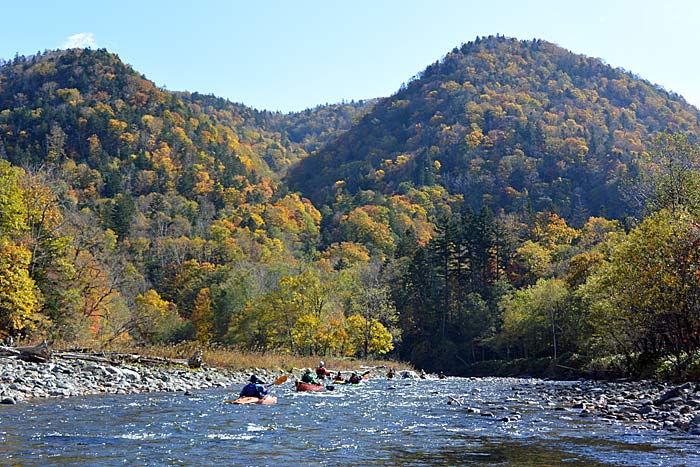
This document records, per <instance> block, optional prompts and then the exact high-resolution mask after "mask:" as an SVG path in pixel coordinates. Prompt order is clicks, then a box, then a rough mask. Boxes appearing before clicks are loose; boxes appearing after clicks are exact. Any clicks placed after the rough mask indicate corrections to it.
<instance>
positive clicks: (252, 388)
mask: <svg viewBox="0 0 700 467" xmlns="http://www.w3.org/2000/svg"><path fill="white" fill-rule="evenodd" d="M260 389H261V387H259V386H258V385H257V384H253V383H249V384H246V385H245V386H243V389H242V390H241V397H260V398H262V397H263V396H264V395H265V394H264V392H263V391H264V390H263V391H261V390H260Z"/></svg>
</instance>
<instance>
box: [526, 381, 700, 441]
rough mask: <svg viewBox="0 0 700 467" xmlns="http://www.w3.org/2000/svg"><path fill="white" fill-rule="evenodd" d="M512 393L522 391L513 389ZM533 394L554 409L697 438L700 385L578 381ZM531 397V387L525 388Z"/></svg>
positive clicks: (544, 386) (537, 389) (699, 431)
mask: <svg viewBox="0 0 700 467" xmlns="http://www.w3.org/2000/svg"><path fill="white" fill-rule="evenodd" d="M513 389H514V391H516V394H517V392H518V391H521V390H523V388H518V387H514V388H513ZM535 392H536V393H538V394H540V395H541V397H542V402H543V403H544V404H545V405H547V406H549V407H554V409H555V410H562V411H571V412H575V413H577V414H578V416H580V417H597V418H600V419H601V420H605V421H608V422H611V423H627V424H630V425H631V426H633V427H636V428H642V429H657V430H667V431H671V432H674V431H682V432H687V433H690V434H694V435H700V384H699V383H690V382H689V383H684V384H681V385H671V384H667V383H663V382H658V381H625V382H601V381H588V380H585V381H583V380H582V381H578V382H574V383H572V384H570V385H562V386H552V385H547V384H539V385H537V386H536V387H535ZM528 393H530V394H531V388H530V389H528Z"/></svg>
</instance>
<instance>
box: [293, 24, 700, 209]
mask: <svg viewBox="0 0 700 467" xmlns="http://www.w3.org/2000/svg"><path fill="white" fill-rule="evenodd" d="M699 122H700V114H699V112H698V110H697V109H696V108H694V107H692V106H691V105H689V104H688V103H687V102H685V100H683V99H682V98H681V97H680V96H678V95H674V94H672V93H669V92H666V91H664V90H663V89H661V88H659V87H657V86H654V85H652V84H650V83H649V82H647V81H644V80H642V79H640V78H638V77H636V76H634V75H632V74H630V73H628V72H625V71H623V70H620V69H614V68H612V67H610V66H608V65H606V64H605V63H603V62H602V61H601V60H599V59H594V58H589V57H586V56H583V55H577V54H574V53H571V52H569V51H567V50H564V49H562V48H560V47H558V46H556V45H554V44H551V43H548V42H545V41H541V40H534V41H519V40H515V39H509V38H503V37H488V38H483V39H477V40H476V41H474V42H469V43H467V44H465V45H463V46H461V47H460V48H455V49H454V50H452V52H450V53H448V54H447V55H446V56H445V57H444V58H443V59H442V60H441V61H439V62H436V63H434V64H432V65H430V66H428V67H427V68H426V69H425V70H424V71H423V72H422V73H420V74H419V75H418V76H417V77H416V78H415V79H414V80H413V81H411V82H409V83H408V84H407V85H406V86H405V87H403V88H402V89H400V90H399V91H398V92H397V93H396V94H394V95H393V96H391V97H388V98H385V99H382V100H380V101H379V102H378V103H377V104H376V105H375V106H374V107H373V108H372V109H371V111H370V112H369V113H368V114H366V115H365V116H364V117H363V118H362V119H361V120H360V121H359V123H358V124H356V125H355V126H354V127H353V128H352V130H351V131H349V132H347V133H345V134H343V135H342V136H341V137H339V138H337V139H336V140H334V141H331V142H330V143H329V144H328V145H327V146H325V147H323V148H321V149H320V150H319V151H317V153H315V154H314V155H312V156H311V157H308V158H305V159H304V160H303V161H301V162H300V163H299V164H298V165H297V166H296V167H295V168H294V170H293V171H292V172H291V173H290V175H289V177H288V181H289V183H290V185H291V186H292V187H293V188H294V189H298V190H301V192H302V193H303V194H304V195H305V196H308V197H310V198H311V199H312V200H313V201H314V202H315V203H316V204H317V205H322V204H328V205H332V204H333V203H334V201H335V198H336V196H337V194H338V189H339V187H340V186H342V189H343V190H344V191H345V192H346V193H350V194H351V195H354V194H356V193H358V192H359V191H361V190H373V191H375V192H381V193H384V194H390V193H396V192H405V191H406V189H407V187H408V186H409V185H410V186H421V185H431V184H433V183H438V184H440V185H442V186H444V187H445V188H446V189H447V190H448V192H450V193H451V194H461V195H463V196H464V198H465V201H466V202H467V204H468V205H470V206H471V207H472V208H473V209H479V208H480V207H481V206H482V205H485V206H488V207H490V208H491V209H493V210H498V209H500V208H503V209H505V211H506V212H513V211H520V210H525V209H530V210H534V211H555V212H557V213H559V214H561V215H562V216H564V217H566V218H567V219H576V220H577V221H579V222H580V221H582V220H585V218H586V216H587V215H589V214H593V215H600V214H606V215H608V216H613V217H619V216H622V215H623V214H625V213H626V212H627V210H628V207H627V206H625V204H624V203H623V201H622V200H621V199H620V195H619V191H618V188H619V185H620V181H621V179H622V178H624V177H626V176H627V175H628V173H629V172H630V171H634V170H635V168H634V162H633V160H634V158H635V156H636V155H639V154H640V153H642V152H643V151H645V144H646V143H647V142H648V139H649V137H650V136H651V135H654V134H656V133H657V132H662V131H671V132H685V131H691V132H697V131H698V129H699V128H700V123H699Z"/></svg>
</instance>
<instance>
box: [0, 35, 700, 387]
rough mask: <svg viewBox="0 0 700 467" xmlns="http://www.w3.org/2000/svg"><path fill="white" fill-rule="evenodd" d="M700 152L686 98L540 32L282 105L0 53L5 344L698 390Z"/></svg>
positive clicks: (698, 118) (92, 61) (467, 48)
mask: <svg viewBox="0 0 700 467" xmlns="http://www.w3.org/2000/svg"><path fill="white" fill-rule="evenodd" d="M698 136H700V111H699V110H698V109H696V108H695V107H693V106H691V105H690V104H688V103H687V102H686V101H685V100H684V99H683V98H682V97H680V96H678V95H676V94H673V93H669V92H667V91H665V90H664V89H662V88H660V87H658V86H656V85H653V84H651V83H649V82H647V81H644V80H643V79H642V78H640V77H638V76H635V75H633V74H632V73H629V72H627V71H625V70H621V69H615V68H612V67H610V66H608V65H606V64H604V63H603V62H602V61H600V60H598V59H593V58H589V57H586V56H583V55H576V54H573V53H571V52H569V51H566V50H564V49H562V48H560V47H558V46H556V45H554V44H551V43H548V42H545V41H541V40H531V41H519V40H515V39H510V38H504V37H501V36H495V37H486V38H477V39H476V40H474V41H472V42H469V43H466V44H463V45H461V46H459V47H456V48H455V49H453V50H452V51H451V52H449V53H447V54H446V55H445V56H444V57H443V58H442V59H441V60H440V61H438V62H436V63H433V64H431V65H429V66H428V67H427V68H425V70H423V71H421V72H420V73H418V74H417V75H416V76H415V77H413V78H412V79H411V80H409V81H408V82H407V83H405V84H404V85H402V86H401V88H400V89H398V90H397V91H396V93H394V94H393V95H391V96H389V97H381V98H377V99H374V100H370V101H353V102H343V103H338V104H333V105H323V106H318V107H316V108H312V109H308V110H305V111H303V112H298V113H289V114H282V113H276V112H269V111H261V110H256V109H253V108H250V107H248V106H246V105H244V104H239V103H233V102H230V101H228V100H225V99H221V98H218V97H215V96H212V95H201V94H197V93H185V92H172V91H168V90H165V89H161V88H158V87H157V86H155V85H154V84H153V83H152V82H151V81H149V80H148V79H147V78H146V77H144V76H143V75H141V74H140V73H139V72H138V71H136V70H133V69H132V68H131V67H130V66H129V65H127V64H125V63H123V62H122V61H121V60H120V59H119V57H118V56H117V55H115V54H113V53H111V52H108V51H106V50H104V49H98V50H90V49H69V50H57V51H45V52H38V53H37V54H36V55H32V56H29V57H24V56H19V55H17V56H15V57H14V58H13V59H9V60H6V61H0V338H5V337H8V336H11V337H13V338H14V339H16V340H24V341H28V342H29V341H35V340H38V339H42V338H45V339H54V340H56V341H59V342H62V343H65V344H66V345H75V346H86V347H93V348H110V347H119V346H120V345H132V346H141V345H143V346H146V345H152V344H176V343H180V342H188V341H193V342H197V343H198V344H199V345H201V346H205V347H207V346H208V347H212V348H213V347H217V346H220V347H227V348H235V349H242V350H246V351H257V352H268V351H274V352H281V353H292V354H298V355H316V356H338V357H340V356H343V357H354V356H356V357H372V356H387V357H390V358H396V359H402V360H405V361H410V362H411V363H413V364H414V365H415V366H416V367H420V368H425V369H426V370H430V371H441V370H442V371H445V372H449V373H451V374H460V375H467V374H477V373H479V374H486V373H496V372H499V371H503V370H504V368H508V369H510V370H511V371H513V372H516V373H517V372H522V371H525V370H528V371H530V370H532V369H533V365H547V366H552V365H557V364H558V365H559V366H560V367H561V368H569V369H576V370H580V371H602V372H612V373H614V374H624V375H633V376H653V377H674V378H676V377H679V378H686V377H689V376H692V375H695V376H699V375H700V354H699V352H700V280H699V279H700V172H699V170H700V141H699V140H698ZM523 362H529V363H523ZM533 362H536V363H533ZM543 362H544V363H543ZM518 365H525V366H518ZM528 365H529V366H528Z"/></svg>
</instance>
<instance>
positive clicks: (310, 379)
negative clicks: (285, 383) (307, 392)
mask: <svg viewBox="0 0 700 467" xmlns="http://www.w3.org/2000/svg"><path fill="white" fill-rule="evenodd" d="M301 382H302V383H315V381H314V377H313V376H312V375H311V373H304V374H303V375H302V376H301Z"/></svg>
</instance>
